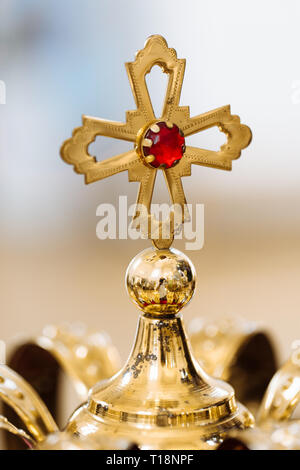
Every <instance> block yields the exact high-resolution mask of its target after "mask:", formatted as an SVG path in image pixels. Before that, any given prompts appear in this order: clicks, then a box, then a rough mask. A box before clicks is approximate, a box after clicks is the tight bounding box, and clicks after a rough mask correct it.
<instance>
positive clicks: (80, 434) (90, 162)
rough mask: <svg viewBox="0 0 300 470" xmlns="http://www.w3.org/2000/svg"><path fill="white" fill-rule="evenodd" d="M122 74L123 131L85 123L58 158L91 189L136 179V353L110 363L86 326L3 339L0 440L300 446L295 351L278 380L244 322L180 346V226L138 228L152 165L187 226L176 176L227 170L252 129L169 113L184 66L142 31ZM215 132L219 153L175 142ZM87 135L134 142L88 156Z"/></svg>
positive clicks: (186, 294)
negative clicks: (161, 89) (146, 241)
mask: <svg viewBox="0 0 300 470" xmlns="http://www.w3.org/2000/svg"><path fill="white" fill-rule="evenodd" d="M154 65H159V66H160V67H161V68H162V69H163V71H164V72H165V73H167V74H168V76H169V82H168V87H167V93H166V98H165V103H164V107H163V111H162V116H161V117H160V118H156V117H155V115H154V112H153V108H152V104H151V100H150V97H149V93H148V90H147V86H146V81H145V75H146V74H147V73H149V72H150V71H151V69H152V67H153V66H154ZM126 68H127V72H128V75H129V79H130V84H131V88H132V91H133V95H134V98H135V101H136V105H137V109H136V110H134V111H128V112H127V114H126V122H125V123H116V122H111V121H105V120H103V119H99V118H91V117H87V116H84V117H83V126H82V127H79V128H77V129H76V130H75V131H74V133H73V137H72V138H71V139H69V140H67V141H66V142H65V143H64V145H63V147H62V150H61V155H62V157H63V159H64V160H65V161H66V162H68V163H71V164H73V165H74V168H75V170H76V171H77V172H78V173H82V174H84V175H85V177H86V182H88V183H89V182H93V181H97V180H100V179H103V178H106V177H108V176H111V175H113V174H115V173H118V172H120V171H125V170H127V171H128V173H129V180H130V181H139V182H140V190H139V194H138V206H137V207H140V206H143V207H145V208H146V212H145V213H144V215H143V216H142V217H141V213H140V211H141V209H137V212H136V213H135V216H134V219H135V220H137V219H139V221H138V223H137V224H136V225H137V227H139V228H140V230H141V231H144V234H145V235H146V236H148V238H152V241H153V244H154V248H148V249H146V250H144V251H143V252H142V253H140V254H138V255H137V256H136V257H135V258H134V259H133V260H132V262H131V263H130V265H129V267H128V269H127V273H126V286H127V290H128V294H129V297H130V298H131V300H132V301H133V302H134V303H135V304H136V305H137V306H138V307H139V309H140V310H141V314H140V318H139V324H138V330H137V334H136V338H135V342H134V346H133V348H132V352H131V354H130V356H129V358H128V360H127V362H126V363H125V365H124V366H123V367H122V368H121V369H120V358H119V355H118V352H117V350H116V348H115V347H114V346H113V345H112V344H111V342H110V340H109V338H108V336H107V334H105V333H103V332H97V331H88V330H87V329H86V328H85V327H84V326H83V325H64V326H61V327H55V326H48V327H46V328H45V329H44V331H43V332H42V334H41V335H40V336H37V337H32V338H25V339H19V341H18V342H17V343H16V344H12V345H11V347H10V351H9V353H8V360H7V365H2V366H0V396H1V398H2V400H3V402H4V407H3V413H2V414H3V416H2V417H1V419H0V427H1V428H2V429H3V430H4V431H6V432H5V434H4V441H3V442H4V445H5V446H6V448H9V449H13V448H21V447H22V446H24V445H25V446H27V447H29V448H35V449H65V450H69V449H191V450H192V449H257V448H265V449H271V448H272V449H273V448H291V449H292V448H293V449H296V448H299V439H300V433H299V428H300V425H299V423H298V421H297V420H296V419H294V420H291V416H292V414H293V413H294V410H295V408H296V406H297V404H298V402H299V399H300V374H299V372H300V345H299V344H298V343H295V344H294V345H293V349H292V353H291V357H290V359H289V360H288V361H287V362H286V364H284V365H283V366H282V367H281V368H280V369H279V370H278V371H277V372H276V369H277V362H276V357H275V351H274V347H273V344H272V340H271V339H270V337H269V334H268V333H267V332H265V331H264V330H262V329H260V328H259V327H258V326H257V325H254V324H251V323H249V322H246V321H244V320H240V319H226V320H223V321H219V322H205V321H204V320H203V319H197V321H196V320H194V321H193V322H192V324H191V325H190V329H189V333H190V341H189V339H188V337H187V334H186V332H185V328H184V324H183V320H182V316H181V314H180V313H179V312H180V310H181V309H182V308H183V307H184V306H185V305H186V304H187V303H188V302H189V301H190V300H191V298H192V296H193V294H194V291H195V283H196V274H195V269H194V267H193V264H192V262H191V261H190V260H189V259H188V257H187V256H186V255H184V254H183V253H181V252H179V251H178V250H175V249H173V248H170V246H171V244H172V242H173V237H174V231H175V230H177V228H178V227H176V224H175V222H174V221H175V211H174V213H173V214H172V213H171V216H170V222H171V226H172V230H171V233H170V235H169V237H167V238H164V237H163V236H162V234H163V226H162V223H161V222H158V221H155V222H156V223H157V227H158V229H157V231H156V232H155V235H154V236H153V234H152V232H151V233H150V232H149V222H150V221H153V218H154V217H153V214H151V201H152V193H153V187H154V182H155V178H156V174H157V171H159V170H161V171H163V173H164V176H165V179H166V182H167V186H168V189H169V192H170V196H171V200H172V202H173V205H176V204H177V205H178V206H179V207H182V208H184V210H183V217H182V219H181V220H180V221H179V225H181V224H183V223H184V221H185V220H187V218H188V213H187V211H186V210H185V205H186V200H185V196H184V191H183V187H182V183H181V178H182V177H183V176H188V175H190V174H191V165H192V164H199V165H204V166H211V167H214V168H221V169H226V170H230V169H231V162H232V160H233V159H236V158H238V157H239V156H240V153H241V150H242V149H243V148H245V147H246V146H247V145H248V144H249V142H250V140H251V131H250V129H249V128H248V127H247V126H245V125H243V124H241V123H240V119H239V117H238V116H233V115H231V113H230V107H229V106H224V107H221V108H218V109H216V110H213V111H210V112H207V113H205V114H202V115H199V116H196V117H190V113H189V108H188V107H186V106H179V99H180V92H181V86H182V81H183V75H184V68H185V60H183V59H178V58H177V55H176V52H175V50H174V49H169V48H168V46H167V43H166V41H165V40H164V39H163V38H162V37H161V36H151V37H150V38H149V39H148V41H147V42H146V45H145V47H144V49H143V50H142V51H140V52H138V54H137V56H136V59H135V61H134V62H132V63H128V64H126ZM212 126H218V128H219V129H220V130H221V131H222V132H224V133H225V135H226V137H227V142H226V144H224V145H223V146H222V147H221V149H220V150H219V151H210V150H205V149H199V148H195V147H190V146H187V145H186V143H185V138H186V137H188V136H189V135H191V134H193V133H196V132H199V131H201V130H203V129H207V128H209V127H212ZM97 135H103V136H109V137H114V138H118V139H124V140H128V141H131V142H133V144H134V148H133V149H132V150H131V151H129V152H126V153H124V154H121V155H117V156H114V157H112V158H111V159H109V160H106V161H101V162H98V161H96V159H95V157H92V156H90V155H89V153H88V146H89V144H90V143H91V142H92V141H93V140H94V139H95V137H96V136H97ZM166 149H167V151H166ZM225 380H226V381H227V382H228V383H226V382H224V381H225ZM229 383H230V385H229ZM70 384H72V385H73V389H74V392H75V393H73V391H72V390H71V389H70V387H69V385H70ZM76 397H77V398H76ZM72 400H73V401H72ZM241 402H242V403H243V404H241ZM80 403H81V404H80ZM78 405H80V406H78ZM74 409H75V411H74V412H73V413H72V415H71V418H69V419H68V415H69V414H70V413H71V412H72V411H73V410H74ZM255 422H256V424H255Z"/></svg>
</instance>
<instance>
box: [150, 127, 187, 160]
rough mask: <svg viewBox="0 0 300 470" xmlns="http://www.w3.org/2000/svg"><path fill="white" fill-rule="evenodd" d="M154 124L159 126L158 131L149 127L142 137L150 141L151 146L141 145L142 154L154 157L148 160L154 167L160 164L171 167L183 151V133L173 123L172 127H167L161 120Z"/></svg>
mask: <svg viewBox="0 0 300 470" xmlns="http://www.w3.org/2000/svg"><path fill="white" fill-rule="evenodd" d="M155 125H157V126H158V127H159V131H158V132H154V131H153V130H151V128H149V129H148V130H147V132H146V134H145V136H144V139H150V140H151V141H152V145H151V147H146V146H143V153H144V156H145V157H147V156H148V155H153V156H154V157H155V160H153V161H152V162H148V163H149V164H150V165H151V166H153V167H154V168H158V167H160V166H162V167H163V168H171V167H172V166H174V165H176V164H177V163H178V162H179V161H180V159H181V158H182V156H183V154H184V152H185V143H184V137H183V134H182V132H181V131H180V129H179V128H178V127H177V126H176V124H173V127H168V126H167V124H166V123H165V122H163V121H162V122H157V123H156V124H155ZM155 125H154V126H155ZM151 127H152V126H151Z"/></svg>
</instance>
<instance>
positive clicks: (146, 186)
mask: <svg viewBox="0 0 300 470" xmlns="http://www.w3.org/2000/svg"><path fill="white" fill-rule="evenodd" d="M154 65H159V66H160V67H161V68H162V70H163V72H165V73H167V74H168V75H169V81H168V87H167V92H166V96H165V101H164V106H163V111H162V115H161V117H160V118H159V119H157V118H156V117H155V115H154V111H153V107H152V104H151V100H150V96H149V93H148V88H147V85H146V81H145V76H146V74H148V73H149V72H150V71H151V69H152V67H153V66H154ZM126 69H127V73H128V77H129V81H130V85H131V89H132V93H133V96H134V99H135V102H136V106H137V109H136V110H134V111H127V113H126V122H125V123H120V122H113V121H107V120H104V119H99V118H95V117H90V116H83V125H82V126H81V127H78V128H76V129H75V130H74V132H73V136H72V138H70V139H68V140H67V141H65V142H64V144H63V146H62V148H61V156H62V158H63V160H64V161H65V162H67V163H70V164H72V165H74V169H75V171H76V172H77V173H81V174H84V175H85V182H86V183H92V182H94V181H98V180H101V179H103V178H107V177H108V176H111V175H114V174H116V173H119V172H121V171H125V170H127V171H128V175H129V181H137V182H139V183H140V188H139V193H138V199H137V204H139V205H141V206H144V207H145V208H146V211H147V216H148V218H151V201H152V195H153V189H154V183H155V178H156V173H157V170H158V169H161V170H162V171H163V172H164V176H165V179H166V183H167V186H168V189H169V193H170V197H171V201H172V203H173V205H179V206H180V207H181V208H182V210H183V212H182V213H183V214H184V215H183V221H184V219H185V218H186V217H187V212H186V210H185V208H186V199H185V195H184V191H183V186H182V181H181V178H182V177H183V176H190V175H191V165H192V164H197V165H203V166H209V167H213V168H219V169H222V170H231V162H232V160H235V159H237V158H239V156H240V154H241V150H242V149H243V148H245V147H247V145H248V144H249V143H250V141H251V130H250V129H249V127H247V126H245V125H243V124H241V123H240V118H239V117H238V116H235V115H232V114H231V112H230V106H229V105H227V106H223V107H221V108H217V109H214V110H212V111H208V112H207V113H204V114H200V115H198V116H195V117H190V111H189V107H188V106H179V99H180V93H181V87H182V81H183V76H184V70H185V59H178V58H177V54H176V51H175V50H174V49H169V48H168V45H167V42H166V40H165V39H164V38H163V37H162V36H158V35H155V36H150V38H148V40H147V41H146V44H145V47H144V49H142V50H141V51H139V52H138V53H137V54H136V59H135V61H134V62H129V63H127V64H126ZM213 126H218V128H219V130H220V131H222V132H224V133H225V135H226V137H227V142H226V143H225V144H224V145H222V147H221V148H220V150H218V151H212V150H205V149H201V148H197V147H191V146H186V145H185V137H188V136H190V135H192V134H195V133H197V132H200V131H202V130H204V129H208V128H210V127H213ZM98 135H101V136H106V137H113V138H116V139H122V140H127V141H130V142H133V143H134V144H135V145H134V148H133V149H132V150H130V151H129V152H125V153H121V154H120V155H116V156H114V157H111V158H109V159H107V160H104V161H97V160H96V158H95V157H93V156H91V155H89V153H88V146H89V145H90V143H91V142H93V141H94V140H95V138H96V136H98ZM137 207H140V206H137ZM148 233H149V232H148ZM158 238H160V237H158ZM172 239H173V238H172ZM171 242H172V240H169V241H165V242H159V241H158V240H156V245H159V247H167V246H169V245H170V244H171Z"/></svg>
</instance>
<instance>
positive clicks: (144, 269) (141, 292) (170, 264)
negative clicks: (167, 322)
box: [126, 248, 196, 315]
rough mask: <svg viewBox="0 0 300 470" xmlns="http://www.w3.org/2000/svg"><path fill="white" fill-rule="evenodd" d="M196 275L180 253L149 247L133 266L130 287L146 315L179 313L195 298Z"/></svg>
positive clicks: (129, 269)
mask: <svg viewBox="0 0 300 470" xmlns="http://www.w3.org/2000/svg"><path fill="white" fill-rule="evenodd" d="M195 282H196V273H195V268H194V266H193V263H192V262H191V261H190V260H189V258H188V257H187V256H186V255H184V254H183V253H181V252H180V251H178V250H176V249H174V248H170V249H168V250H157V249H155V248H147V249H146V250H144V251H142V252H141V253H139V254H138V255H137V256H136V257H135V258H133V260H132V261H131V263H130V264H129V266H128V268H127V272H126V286H127V291H128V293H129V296H130V298H131V299H132V300H133V302H134V303H136V304H137V305H138V306H139V307H140V308H141V309H142V310H143V312H145V313H151V314H156V315H162V314H163V315H165V314H176V313H178V312H179V311H180V310H181V309H182V307H184V305H186V304H187V303H188V302H189V301H190V300H191V298H192V296H193V294H194V291H195Z"/></svg>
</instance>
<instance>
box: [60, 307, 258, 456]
mask: <svg viewBox="0 0 300 470" xmlns="http://www.w3.org/2000/svg"><path fill="white" fill-rule="evenodd" d="M252 424H253V417H252V415H251V413H249V411H248V410H247V409H246V408H245V407H244V406H242V405H241V404H239V403H237V402H236V400H235V395H234V391H233V389H232V387H231V386H229V385H228V384H226V383H224V382H222V381H220V380H216V379H213V378H211V377H209V376H208V375H207V374H206V373H205V372H204V371H203V370H202V369H201V367H200V365H199V363H198V362H197V361H196V360H195V359H194V357H193V355H192V353H191V350H190V346H189V343H188V340H187V337H186V334H185V331H184V326H183V322H182V318H181V315H180V314H170V315H167V316H166V315H164V316H159V315H151V314H144V315H141V316H140V319H139V325H138V331H137V336H136V341H135V345H134V347H133V350H132V353H131V354H130V357H129V359H128V361H127V363H126V365H125V366H124V367H123V368H122V369H121V371H120V372H119V373H117V374H116V375H115V376H113V377H112V378H111V379H109V380H106V381H103V382H100V383H99V384H97V385H96V386H95V387H94V388H93V389H92V390H91V392H90V396H89V399H88V402H87V403H86V404H84V405H83V406H81V407H80V408H79V409H78V410H77V411H76V412H75V413H74V414H73V416H72V417H71V419H70V421H69V424H68V426H67V430H68V431H69V432H71V433H75V434H76V435H79V436H82V437H90V438H93V440H94V442H95V441H97V437H98V438H99V441H100V436H101V437H102V436H104V435H107V436H109V437H112V436H115V437H116V436H117V437H118V438H119V439H120V438H124V439H127V440H129V441H131V442H134V443H136V444H137V445H138V446H139V447H140V448H142V449H214V448H216V447H217V446H218V445H219V444H220V442H221V441H222V438H223V437H224V435H225V433H226V432H227V431H228V430H230V429H232V428H244V427H248V426H251V425H252Z"/></svg>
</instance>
